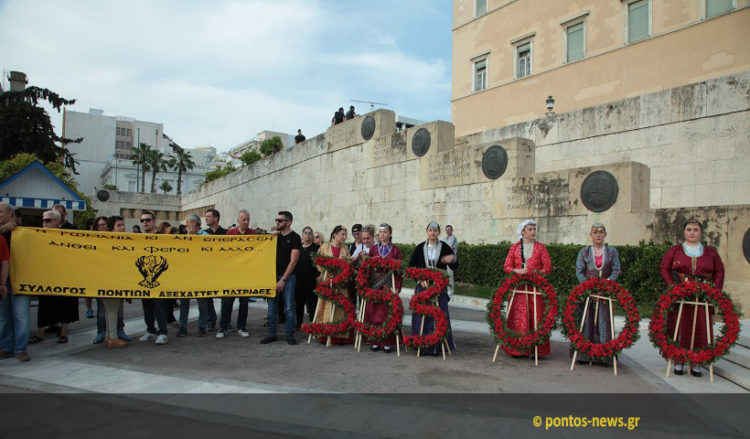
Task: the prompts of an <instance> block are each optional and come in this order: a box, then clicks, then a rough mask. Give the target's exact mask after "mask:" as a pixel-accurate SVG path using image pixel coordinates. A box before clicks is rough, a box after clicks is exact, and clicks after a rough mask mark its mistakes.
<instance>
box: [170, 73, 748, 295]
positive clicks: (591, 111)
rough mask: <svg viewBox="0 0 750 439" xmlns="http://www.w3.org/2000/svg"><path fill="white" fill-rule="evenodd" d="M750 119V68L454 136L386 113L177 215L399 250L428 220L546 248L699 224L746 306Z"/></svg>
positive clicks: (235, 181)
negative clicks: (205, 213)
mask: <svg viewBox="0 0 750 439" xmlns="http://www.w3.org/2000/svg"><path fill="white" fill-rule="evenodd" d="M749 116H750V72H744V73H741V74H736V75H729V76H725V77H721V78H716V79H711V80H706V81H701V82H697V83H694V84H689V85H686V86H681V87H677V88H672V89H668V90H663V91H659V92H656V93H650V94H645V95H642V96H637V97H632V98H628V99H624V100H620V101H614V102H610V103H605V104H601V105H597V106H594V107H588V108H583V109H580V110H575V111H572V112H568V113H561V114H555V115H551V116H549V117H544V118H541V119H534V120H529V121H526V122H522V123H518V124H513V125H509V126H505V127H501V128H496V129H492V130H486V131H483V132H481V133H476V134H472V135H468V136H459V137H456V136H455V128H454V126H453V125H452V124H450V123H448V122H442V121H437V122H431V123H427V124H423V125H420V126H416V127H413V128H409V129H407V130H404V131H395V130H394V123H395V122H394V121H395V116H394V114H393V113H392V112H390V111H386V110H378V111H375V112H373V113H370V114H367V115H365V117H360V118H357V119H354V120H351V121H347V122H345V123H343V124H340V125H336V126H334V127H331V128H330V129H329V130H328V131H327V132H326V133H325V134H321V135H319V136H316V137H313V138H310V139H308V140H307V141H305V142H304V143H302V144H299V145H296V146H294V147H293V148H289V149H286V150H284V151H281V152H279V153H277V154H275V155H273V156H271V157H269V158H267V159H264V160H261V161H259V162H256V163H254V164H253V165H251V166H247V167H244V168H242V169H240V170H238V171H236V172H234V173H232V174H230V175H228V176H227V177H225V178H222V179H220V180H216V181H213V182H210V183H207V184H205V185H204V186H202V187H201V188H199V189H198V190H196V191H193V192H190V193H188V194H185V195H183V196H182V198H181V210H182V211H183V212H184V211H201V210H203V209H205V208H207V207H208V206H212V207H215V208H217V209H218V210H219V211H221V212H222V213H223V218H224V219H225V221H223V222H224V223H227V224H230V223H231V222H232V221H234V216H235V215H236V212H237V211H238V210H239V209H248V210H249V211H250V215H251V226H253V227H261V228H265V229H268V228H270V227H271V226H272V225H273V223H272V221H273V219H274V218H275V216H276V213H277V212H278V211H279V210H290V211H292V212H293V213H294V215H295V224H294V228H296V229H301V228H302V227H304V226H306V225H310V226H312V227H313V228H314V229H315V230H319V231H321V232H323V233H324V235H327V234H328V233H329V232H330V231H331V230H332V229H333V227H334V226H335V225H337V224H344V225H351V224H353V223H374V224H378V223H381V222H388V223H390V224H391V225H392V226H393V230H394V237H395V240H396V241H397V242H419V241H421V240H423V239H424V228H425V226H426V224H427V222H428V221H431V220H436V221H438V222H440V223H441V224H446V223H450V224H452V225H453V226H454V227H455V229H456V234H457V236H458V237H459V238H460V239H461V240H464V241H467V242H471V243H493V242H499V241H504V240H514V239H516V236H515V228H516V225H517V224H518V222H519V221H520V220H522V219H524V218H529V217H530V218H535V219H537V221H538V222H539V230H540V232H539V239H540V240H541V241H542V242H560V243H583V242H586V241H587V239H588V236H587V233H588V229H589V227H590V225H591V224H592V223H593V222H596V221H601V222H604V223H605V224H606V225H607V226H608V230H609V237H608V241H609V242H610V243H612V244H615V245H617V244H637V243H638V242H639V241H641V240H645V241H649V240H653V241H656V242H661V241H663V240H665V239H668V240H670V241H673V242H674V241H676V240H678V239H679V228H680V227H681V225H682V222H684V220H685V219H686V218H687V216H697V217H698V218H700V219H701V220H703V221H705V222H706V225H707V227H706V238H707V240H708V242H709V243H710V244H712V245H715V246H716V247H717V248H718V249H719V251H720V254H721V256H722V258H723V259H724V261H725V262H726V265H727V278H728V282H727V288H728V289H729V290H730V291H732V292H734V293H736V295H737V297H738V298H739V300H740V302H741V303H743V304H746V305H748V306H750V270H748V268H750V267H749V266H750V262H749V261H750V259H749V258H750V250H747V249H746V250H744V251H743V239H745V240H746V241H747V240H749V239H750V238H746V237H745V236H746V235H747V234H748V233H750V232H748V230H749V229H750V135H749V133H750V117H749ZM497 262H498V265H499V264H500V262H501V261H497ZM745 302H747V303H745Z"/></svg>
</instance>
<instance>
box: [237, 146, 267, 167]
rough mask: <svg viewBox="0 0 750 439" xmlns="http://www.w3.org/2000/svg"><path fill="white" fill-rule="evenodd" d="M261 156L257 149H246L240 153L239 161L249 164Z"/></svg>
mask: <svg viewBox="0 0 750 439" xmlns="http://www.w3.org/2000/svg"><path fill="white" fill-rule="evenodd" d="M262 158H263V157H262V156H261V155H260V154H259V153H258V151H253V150H248V151H245V152H243V153H242V155H241V156H240V161H242V163H244V164H245V165H251V164H253V163H255V162H257V161H258V160H260V159H262Z"/></svg>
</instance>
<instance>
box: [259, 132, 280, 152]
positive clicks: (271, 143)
mask: <svg viewBox="0 0 750 439" xmlns="http://www.w3.org/2000/svg"><path fill="white" fill-rule="evenodd" d="M282 148H284V144H283V143H282V142H281V137H279V136H273V137H271V138H270V139H266V140H264V141H263V142H261V144H260V152H261V153H262V154H263V155H264V156H269V155H271V154H275V153H277V152H279V151H281V149H282Z"/></svg>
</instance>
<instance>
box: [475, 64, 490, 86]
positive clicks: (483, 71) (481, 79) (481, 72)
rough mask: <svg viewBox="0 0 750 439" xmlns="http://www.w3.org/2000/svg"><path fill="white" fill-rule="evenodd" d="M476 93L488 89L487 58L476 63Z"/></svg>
mask: <svg viewBox="0 0 750 439" xmlns="http://www.w3.org/2000/svg"><path fill="white" fill-rule="evenodd" d="M473 88H474V91H482V90H484V89H486V88H487V58H484V59H481V60H479V61H474V87H473Z"/></svg>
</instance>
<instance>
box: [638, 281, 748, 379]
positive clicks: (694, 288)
mask: <svg viewBox="0 0 750 439" xmlns="http://www.w3.org/2000/svg"><path fill="white" fill-rule="evenodd" d="M696 296H697V298H698V300H697V301H698V302H708V303H709V304H711V305H713V306H715V307H717V308H718V309H719V310H720V312H721V316H722V318H723V319H724V326H723V327H722V328H721V332H722V336H721V338H719V339H718V340H716V341H714V340H711V343H709V344H708V345H707V346H704V347H702V348H698V349H695V350H690V349H686V348H683V347H682V346H680V344H679V343H678V342H677V341H675V340H674V338H672V336H673V335H674V334H668V333H667V314H668V313H669V309H670V307H671V306H672V304H673V303H676V302H679V301H680V300H681V299H688V300H690V301H693V300H692V299H694V298H695V297H696ZM706 323H708V322H706ZM739 333H740V319H739V316H738V314H737V312H736V311H735V309H734V303H733V302H732V299H731V298H730V297H729V295H727V294H726V293H724V292H723V291H721V290H719V289H718V288H714V287H712V286H711V285H709V284H707V283H698V282H683V283H680V284H677V285H674V286H672V288H670V289H668V290H667V291H666V292H665V293H664V294H662V296H661V297H659V300H658V301H657V302H656V308H655V309H654V315H653V317H651V324H650V325H649V336H650V338H651V342H652V343H653V344H654V346H656V347H657V348H659V350H660V351H661V353H662V354H663V355H664V356H665V357H667V358H671V359H673V360H674V361H675V362H677V363H678V364H682V363H690V364H693V365H700V364H710V363H713V362H715V361H717V360H718V359H720V358H721V357H722V356H723V355H724V354H726V353H727V352H728V351H729V348H731V347H732V346H734V343H735V342H736V341H737V337H738V335H739Z"/></svg>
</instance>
